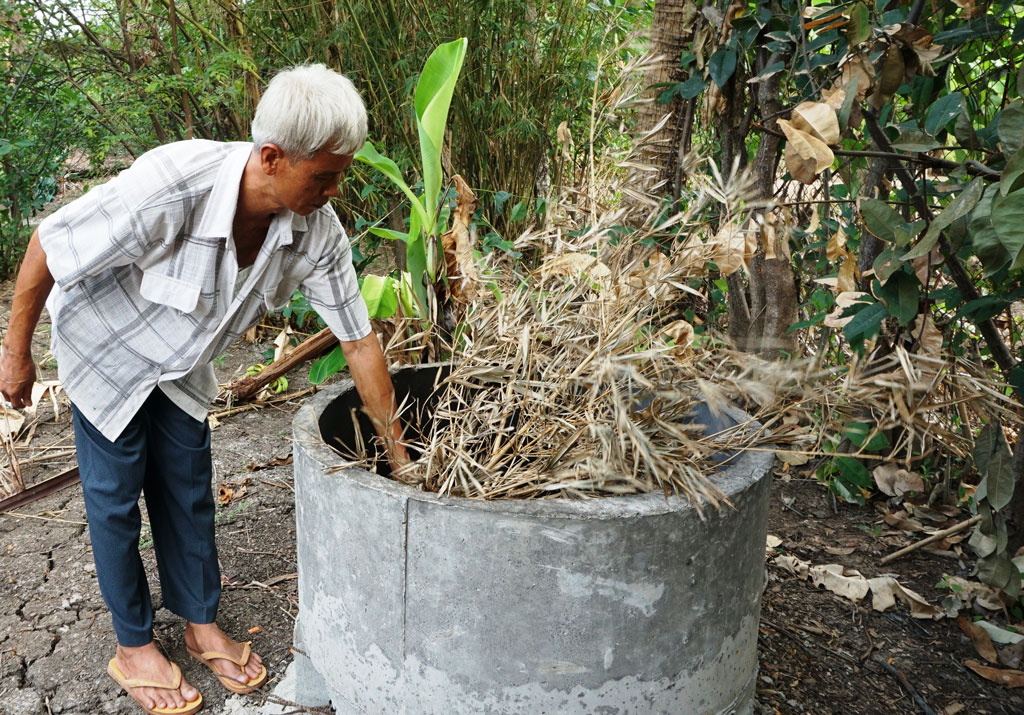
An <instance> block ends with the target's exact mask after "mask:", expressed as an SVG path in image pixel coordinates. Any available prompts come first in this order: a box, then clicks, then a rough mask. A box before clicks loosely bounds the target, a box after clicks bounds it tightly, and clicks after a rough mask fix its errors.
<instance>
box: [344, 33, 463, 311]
mask: <svg viewBox="0 0 1024 715" xmlns="http://www.w3.org/2000/svg"><path fill="white" fill-rule="evenodd" d="M467 44H468V43H467V40H466V38H464V37H463V38H461V39H459V40H455V41H453V42H448V43H445V44H443V45H441V46H439V47H438V48H437V49H435V50H434V51H433V52H432V53H431V54H430V57H428V58H427V61H426V63H425V64H424V65H423V72H422V73H420V79H419V82H417V84H416V92H415V95H414V98H413V99H414V101H413V103H414V105H415V108H416V127H417V130H418V133H419V140H420V161H421V166H420V167H419V168H420V175H421V176H422V178H423V193H422V194H421V195H419V196H417V195H416V193H415V192H414V191H413V190H412V189H411V188H409V185H408V184H407V183H406V181H405V179H404V178H403V176H402V172H401V171H400V170H399V168H398V165H397V164H395V162H393V161H392V160H391V159H388V158H387V157H386V156H383V155H382V154H380V153H379V152H378V151H377V149H376V148H375V147H374V146H373V144H372V143H370V142H367V143H366V144H365V145H364V146H363V148H362V149H360V150H359V151H358V152H357V153H356V155H355V159H356V160H357V161H361V162H363V163H364V164H368V165H369V166H372V167H373V168H374V169H377V170H378V171H379V172H381V173H382V174H384V176H386V177H387V178H388V179H390V180H391V183H393V184H394V185H395V186H396V187H397V188H398V189H399V190H400V191H401V192H402V193H403V194H405V196H406V198H408V199H409V206H410V214H409V231H408V232H407V233H402V232H399V231H391V230H388V229H383V228H377V227H374V228H371V229H370V231H371V232H372V233H373V234H374V235H377V236H381V237H383V238H389V239H395V240H398V241H402V242H403V243H404V244H405V256H406V266H407V268H408V270H409V273H410V275H411V279H412V287H413V291H414V293H415V295H416V301H417V302H418V303H419V309H420V315H421V316H424V317H425V316H428V315H429V314H430V313H429V310H428V305H427V289H426V283H425V281H424V278H426V279H429V280H430V281H431V282H433V281H435V280H436V279H437V270H438V265H439V252H438V250H437V236H438V235H439V234H440V231H439V227H438V216H439V213H440V212H439V210H438V209H439V204H440V200H441V184H442V183H443V181H442V179H443V173H442V170H441V147H442V146H443V144H444V131H445V127H446V126H447V124H448V110H449V109H450V108H451V104H452V95H453V93H454V92H455V83H456V82H457V81H458V79H459V73H460V72H461V71H462V63H463V61H464V60H465V59H466V47H467Z"/></svg>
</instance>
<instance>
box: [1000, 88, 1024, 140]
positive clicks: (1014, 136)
mask: <svg viewBox="0 0 1024 715" xmlns="http://www.w3.org/2000/svg"><path fill="white" fill-rule="evenodd" d="M996 121H997V123H996V132H997V133H998V135H999V141H1001V142H1002V143H1003V146H1004V147H1006V150H1007V152H1008V153H1014V152H1016V151H1019V150H1020V148H1021V146H1024V104H1022V103H1021V101H1020V100H1019V99H1016V100H1014V101H1013V102H1011V103H1010V105H1009V106H1008V107H1006V109H1004V110H1003V111H1001V112H1000V113H999V118H998V119H997V120H996Z"/></svg>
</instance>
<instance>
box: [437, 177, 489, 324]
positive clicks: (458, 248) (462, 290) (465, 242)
mask: <svg viewBox="0 0 1024 715" xmlns="http://www.w3.org/2000/svg"><path fill="white" fill-rule="evenodd" d="M452 180H453V181H454V182H455V189H456V191H457V192H458V203H457V204H456V207H455V212H454V213H453V214H452V227H451V228H450V229H449V230H448V231H447V232H446V233H445V234H444V235H443V236H441V245H442V246H443V247H444V261H445V268H446V271H447V276H448V292H449V295H451V297H452V299H453V300H454V301H456V302H458V303H463V304H465V303H472V302H473V300H475V299H476V285H477V283H478V282H479V281H480V278H479V275H478V273H477V270H476V261H475V260H474V258H473V241H472V238H471V236H470V232H469V224H470V222H471V221H472V219H473V212H474V211H476V205H477V198H476V194H474V193H473V190H472V189H470V188H469V184H467V183H466V180H465V179H463V178H462V177H461V176H459V175H458V174H456V175H455V176H453V177H452Z"/></svg>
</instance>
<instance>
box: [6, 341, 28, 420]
mask: <svg viewBox="0 0 1024 715" xmlns="http://www.w3.org/2000/svg"><path fill="white" fill-rule="evenodd" d="M35 381H36V364H35V363H34V362H32V355H30V354H15V353H14V352H13V351H8V350H4V349H2V348H0V392H2V393H3V396H4V399H5V400H7V401H9V402H10V403H11V407H27V406H29V405H31V404H32V385H33V384H35Z"/></svg>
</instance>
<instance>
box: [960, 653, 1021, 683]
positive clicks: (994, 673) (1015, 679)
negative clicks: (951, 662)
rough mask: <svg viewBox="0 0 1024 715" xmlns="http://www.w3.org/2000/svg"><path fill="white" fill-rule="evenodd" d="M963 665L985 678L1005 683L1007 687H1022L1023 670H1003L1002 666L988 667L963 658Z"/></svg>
mask: <svg viewBox="0 0 1024 715" xmlns="http://www.w3.org/2000/svg"><path fill="white" fill-rule="evenodd" d="M964 665H966V666H967V667H968V668H970V669H971V670H973V671H974V672H975V673H977V674H978V675H980V676H981V677H982V678H984V679H985V680H991V681H992V682H993V683H999V684H1000V685H1005V686H1006V687H1008V688H1021V687H1024V671H1020V670H1003V669H1002V668H990V667H989V666H987V665H982V664H981V663H979V662H978V661H976V660H965V661H964Z"/></svg>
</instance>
